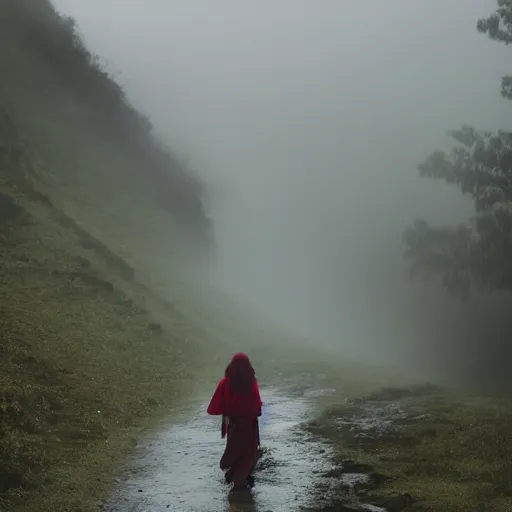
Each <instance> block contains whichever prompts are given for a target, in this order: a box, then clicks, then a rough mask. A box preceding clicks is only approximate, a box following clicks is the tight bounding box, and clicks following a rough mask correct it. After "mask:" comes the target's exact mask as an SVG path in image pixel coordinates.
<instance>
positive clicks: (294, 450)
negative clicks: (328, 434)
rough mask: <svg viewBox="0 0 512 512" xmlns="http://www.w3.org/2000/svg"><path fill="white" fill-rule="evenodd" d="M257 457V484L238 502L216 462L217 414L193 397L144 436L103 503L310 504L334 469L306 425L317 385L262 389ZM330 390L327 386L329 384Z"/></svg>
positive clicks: (136, 507) (111, 508)
mask: <svg viewBox="0 0 512 512" xmlns="http://www.w3.org/2000/svg"><path fill="white" fill-rule="evenodd" d="M261 392H262V398H263V400H264V402H265V406H264V408H263V413H262V417H261V418H260V435H261V444H262V447H263V452H262V457H261V458H260V460H259V462H258V466H257V468H256V471H255V473H254V477H255V482H256V483H255V487H254V488H253V489H252V491H251V492H248V493H243V494H244V495H243V496H241V497H240V498H238V499H237V500H236V502H233V501H228V498H227V494H228V491H229V487H228V486H227V485H226V484H225V482H224V478H223V473H222V471H220V469H219V460H220V457H221V454H222V451H223V449H224V440H221V437H220V424H219V418H212V417H208V416H207V415H206V404H205V403H194V404H191V405H189V406H188V407H185V408H183V410H181V411H180V412H179V414H178V415H176V414H175V415H173V420H172V424H171V425H170V426H169V427H168V428H166V429H164V430H163V431H161V432H159V433H158V434H156V435H153V436H152V437H148V438H147V439H145V440H143V441H141V444H140V446H139V447H138V448H137V451H136V454H135V456H134V459H133V461H132V463H131V467H130V470H129V471H127V472H126V473H125V474H124V475H123V476H122V477H121V479H120V481H119V483H118V485H117V488H116V489H115V491H114V493H113V495H112V496H111V498H110V499H109V500H108V502H107V503H106V504H105V505H104V506H103V510H104V511H108V512H164V511H170V512H225V511H226V512H227V511H244V512H249V511H251V512H252V511H255V512H256V511H258V512H272V511H274V512H278V511H279V512H299V511H301V510H308V506H309V505H310V504H311V503H310V502H311V500H312V497H313V496H314V488H315V485H316V480H317V479H318V478H320V475H321V473H323V472H326V471H328V470H329V469H331V468H332V463H331V453H330V448H329V446H328V445H326V444H325V443H323V442H322V441H321V440H318V439H314V438H313V436H312V435H311V434H309V433H308V432H307V431H306V430H305V429H304V428H303V424H304V423H305V422H307V421H309V420H310V419H311V414H312V409H313V405H314V404H313V401H314V399H315V396H317V394H318V393H322V391H318V390H317V391H316V392H314V393H308V392H307V390H291V389H290V390H288V391H284V390H276V389H268V388H267V389H265V388H263V389H262V391H261ZM326 392H328V391H326Z"/></svg>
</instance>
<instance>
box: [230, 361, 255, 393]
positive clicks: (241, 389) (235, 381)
mask: <svg viewBox="0 0 512 512" xmlns="http://www.w3.org/2000/svg"><path fill="white" fill-rule="evenodd" d="M224 376H225V377H228V378H229V385H230V391H231V393H233V394H238V395H248V394H250V393H251V390H252V384H253V381H254V378H255V373H254V368H253V367H252V364H251V362H250V361H249V358H248V357H247V355H246V354H244V353H243V352H238V353H237V354H235V355H234V356H233V358H232V359H231V362H230V363H229V364H228V366H227V368H226V371H225V372H224Z"/></svg>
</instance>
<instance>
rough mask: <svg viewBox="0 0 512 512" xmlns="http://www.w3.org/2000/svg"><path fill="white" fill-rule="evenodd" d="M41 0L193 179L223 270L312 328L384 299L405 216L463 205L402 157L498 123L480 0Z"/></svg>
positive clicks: (395, 269) (334, 324) (501, 49)
mask: <svg viewBox="0 0 512 512" xmlns="http://www.w3.org/2000/svg"><path fill="white" fill-rule="evenodd" d="M54 3H55V5H57V7H58V8H59V9H61V10H62V11H64V12H66V13H68V14H70V15H72V16H73V17H75V18H76V20H77V22H78V24H79V27H80V30H81V32H82V33H83V35H84V38H85V40H86V42H87V44H88V45H89V47H90V48H91V49H92V50H93V51H95V52H97V53H98V54H99V55H100V56H101V57H103V58H104V59H106V62H107V63H108V66H109V69H110V70H112V71H114V72H115V73H118V75H117V76H118V80H119V81H120V82H121V83H122V84H123V85H124V86H125V87H126V90H127V92H128V93H129V96H130V98H132V99H133V102H134V103H135V104H136V106H138V107H140V109H141V110H143V111H144V112H147V113H148V114H149V115H150V117H151V119H152V120H153V122H154V124H155V126H156V127H157V129H158V131H159V133H160V134H161V135H162V137H163V138H164V139H165V140H166V141H168V142H169V143H170V144H171V145H172V146H173V147H175V148H176V150H178V151H180V152H181V153H183V154H185V155H186V156H187V157H188V158H189V159H190V161H191V164H192V165H193V166H194V168H195V169H196V170H197V171H198V172H200V173H201V175H202V176H203V177H204V178H205V179H206V181H207V182H208V183H209V185H210V191H211V203H212V204H211V208H212V212H213V216H214V220H215V223H216V234H217V240H218V244H219V276H220V279H221V280H222V282H223V284H224V285H226V286H227V287H228V288H229V289H231V290H234V291H235V292H236V293H239V294H241V295H243V296H244V297H245V298H248V299H250V300H252V301H253V302H255V303H256V304H258V305H259V306H260V307H262V308H265V309H266V310H268V311H271V312H272V313H273V314H274V315H275V316H277V317H278V318H280V319H281V320H283V321H284V322H285V323H286V324H287V325H289V326H293V327H295V328H297V330H299V331H301V332H305V333H308V334H310V335H312V336H318V337H324V338H335V337H341V336H344V335H345V334H347V333H350V335H353V336H354V337H356V336H358V335H360V333H362V332H363V331H364V328H363V327H364V326H363V325H362V324H363V323H364V319H365V317H367V316H368V315H373V312H375V311H376V310H378V309H382V308H383V307H384V309H385V310H386V311H388V310H387V309H386V308H388V309H389V311H391V310H392V309H393V308H395V310H396V311H395V313H396V315H398V314H399V313H398V312H397V311H398V308H399V307H400V305H399V304H401V302H400V300H397V301H396V302H393V301H391V300H390V297H392V296H394V295H395V294H399V293H401V294H402V299H403V298H404V297H406V294H407V292H406V291H404V290H405V289H406V287H405V288H403V287H401V285H397V288H396V290H395V289H394V288H393V287H392V286H393V282H395V280H396V279H399V277H400V276H401V272H402V261H401V252H402V246H401V237H402V232H403V229H404V228H405V227H406V225H407V224H409V223H411V222H412V221H414V219H415V218H416V217H427V218H428V219H429V220H431V221H432V222H442V223H451V222H455V221H461V220H464V219H465V218H466V217H467V215H468V212H469V211H470V209H469V206H468V204H467V203H466V202H465V201H463V200H462V199H460V197H459V195H458V193H457V192H456V191H452V190H451V189H450V188H449V187H447V186H446V185H444V184H440V183H433V182H429V181H425V180H421V179H420V178H419V177H418V176H417V171H416V166H417V164H418V163H419V162H420V161H421V160H422V159H424V158H425V157H426V156H427V155H428V153H429V152H430V151H431V150H433V149H436V148H437V147H440V146H443V145H446V144H447V143H448V142H449V140H448V139H447V137H446V131H447V130H448V129H451V128H457V127H459V126H460V125H461V124H463V123H470V124H474V125H476V126H477V127H479V128H485V129H496V128H499V127H503V128H507V127H509V128H510V122H509V119H510V111H509V110H508V108H509V106H508V105H507V103H506V101H505V100H503V99H501V98H500V95H499V88H500V76H501V75H503V74H506V73H507V72H510V71H512V69H511V67H510V62H511V61H510V55H511V54H510V51H511V50H510V49H508V48H506V47H505V46H503V45H499V44H497V43H493V42H490V41H488V40H487V38H486V37H484V36H482V35H480V34H478V32H477V31H476V28H475V26H476V21H477V19H478V18H479V17H482V16H485V15H487V14H489V13H490V12H491V11H492V10H493V8H494V7H495V5H496V2H495V0H386V1H377V0H374V1H366V2H365V1H362V0H315V1H313V0H287V1H285V0H262V1H261V0H260V1H249V0H246V1H242V0H215V1H214V0H179V1H178V0H54ZM507 123H508V126H507ZM390 286H391V288H390ZM397 290H400V291H397ZM390 308H391V309H390ZM375 315H376V316H378V314H377V313H375ZM396 315H395V316H396ZM364 332H366V331H364ZM358 333H359V334H358ZM388 334H389V335H390V336H392V335H394V334H393V333H392V332H391V331H389V333H388Z"/></svg>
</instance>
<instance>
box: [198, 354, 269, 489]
mask: <svg viewBox="0 0 512 512" xmlns="http://www.w3.org/2000/svg"><path fill="white" fill-rule="evenodd" d="M241 383H242V384H243V385H242V384H241ZM262 405H263V403H262V401H261V397H260V392H259V387H258V381H257V380H256V377H255V375H254V369H253V368H252V366H251V363H250V362H249V358H248V357H247V356H246V355H245V354H242V353H238V354H235V355H234V356H233V359H232V360H231V363H230V364H229V366H228V367H227V368H226V376H225V377H224V378H223V379H221V381H220V382H219V383H218V385H217V389H216V390H215V393H214V394H213V397H212V399H211V401H210V404H209V405H208V409H207V412H208V414H211V415H219V416H220V415H222V416H223V417H227V418H228V420H229V423H228V427H227V441H226V448H225V450H224V454H223V456H222V458H221V460H220V467H221V469H223V470H227V469H229V470H230V472H231V474H232V475H233V476H232V478H233V483H234V485H235V487H243V486H244V485H245V481H246V479H247V477H248V476H249V475H250V473H251V471H252V470H253V468H254V466H255V465H256V462H257V460H258V444H259V433H258V416H260V415H261V407H262ZM224 425H225V423H224V421H223V427H224Z"/></svg>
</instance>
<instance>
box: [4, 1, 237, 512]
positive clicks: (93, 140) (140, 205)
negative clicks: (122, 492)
mask: <svg viewBox="0 0 512 512" xmlns="http://www.w3.org/2000/svg"><path fill="white" fill-rule="evenodd" d="M73 34H74V33H73V30H72V27H71V26H70V25H69V23H67V22H66V21H65V20H61V19H60V18H59V17H58V16H57V15H56V13H55V11H54V10H53V9H52V7H51V5H50V4H49V2H47V1H45V0H37V1H29V0H21V1H20V0H16V1H10V0H6V1H5V2H2V3H1V4H0V39H1V42H0V332H1V336H0V348H1V351H2V357H1V358H0V509H5V510H10V511H13V510H14V511H15V510H30V511H38V510H41V511H52V512H53V511H64V510H73V511H80V510H84V511H85V510H95V509H97V507H96V505H97V502H98V499H99V498H100V497H101V496H102V495H103V493H104V492H105V490H106V489H107V488H108V485H109V483H110V481H111V479H112V474H113V473H112V470H113V468H114V467H115V466H116V464H118V463H119V461H120V460H121V458H122V456H123V453H125V452H126V450H129V449H130V447H131V446H133V443H134V442H135V441H134V440H135V436H136V435H137V433H138V432H139V430H140V429H141V428H143V427H144V426H147V425H148V424H149V423H150V422H151V421H152V420H154V419H155V418H158V417H161V416H163V415H164V414H167V413H168V411H169V410H170V408H171V406H172V404H173V403H176V401H177V400H181V399H182V398H183V397H185V396H188V395H189V394H190V393H191V392H192V391H194V387H195V386H199V385H201V383H202V382H210V381H211V380H212V379H214V378H215V377H216V376H217V375H218V373H219V368H220V367H222V365H223V364H224V362H225V359H226V358H227V356H228V355H229V352H230V350H231V349H230V348H228V345H227V344H226V343H223V341H222V340H220V338H219V337H218V336H217V335H216V334H215V332H212V331H207V330H206V329H205V328H204V327H203V326H201V325H200V322H199V321H196V320H195V319H194V312H184V311H179V310H178V309H177V307H176V306H175V305H174V304H173V303H171V301H170V300H169V298H162V297H161V296H159V295H158V294H157V293H155V292H154V291H151V288H150V285H151V284H152V283H153V284H158V285H159V286H160V288H165V289H167V290H169V289H170V290H172V288H171V286H172V284H175V283H176V282H180V280H179V279H178V277H179V273H180V270H181V268H182V267H181V264H182V262H183V261H187V262H189V261H190V259H191V258H196V257H198V258H202V257H203V256H204V253H205V252H208V250H209V249H211V243H212V242H211V225H210V222H209V220H208V218H207V217H206V215H205V213H204V210H203V208H202V203H201V199H202V197H201V196H202V194H203V191H202V187H201V185H200V183H199V182H198V181H197V180H196V179H195V178H194V177H192V176H191V175H190V174H189V173H188V172H187V171H186V169H183V168H182V167H181V166H180V164H179V163H178V162H176V161H175V160H174V159H173V157H172V156H171V155H169V154H167V153H166V152H165V151H164V150H163V149H162V147H161V146H160V145H159V143H158V142H157V140H156V139H155V137H154V136H153V134H152V133H151V131H150V130H149V129H148V124H147V122H146V120H145V119H144V118H143V117H142V116H140V115H139V114H138V113H137V112H136V111H135V110H134V109H133V108H132V107H131V106H130V105H129V103H128V101H127V100H126V98H125V96H124V95H123V94H122V91H121V90H120V89H119V88H118V87H117V86H116V85H115V84H114V83H113V82H112V81H110V80H109V79H108V77H107V76H106V75H104V74H103V73H102V71H101V70H100V69H99V68H97V67H95V64H94V59H93V58H92V56H90V55H88V54H87V52H86V50H85V49H84V48H83V47H82V46H81V45H80V42H79V41H78V40H77V39H76V38H75V36H74V35H73ZM205 249H206V251H205ZM162 269H163V271H162ZM164 272H165V273H164ZM173 276H174V277H173Z"/></svg>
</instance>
